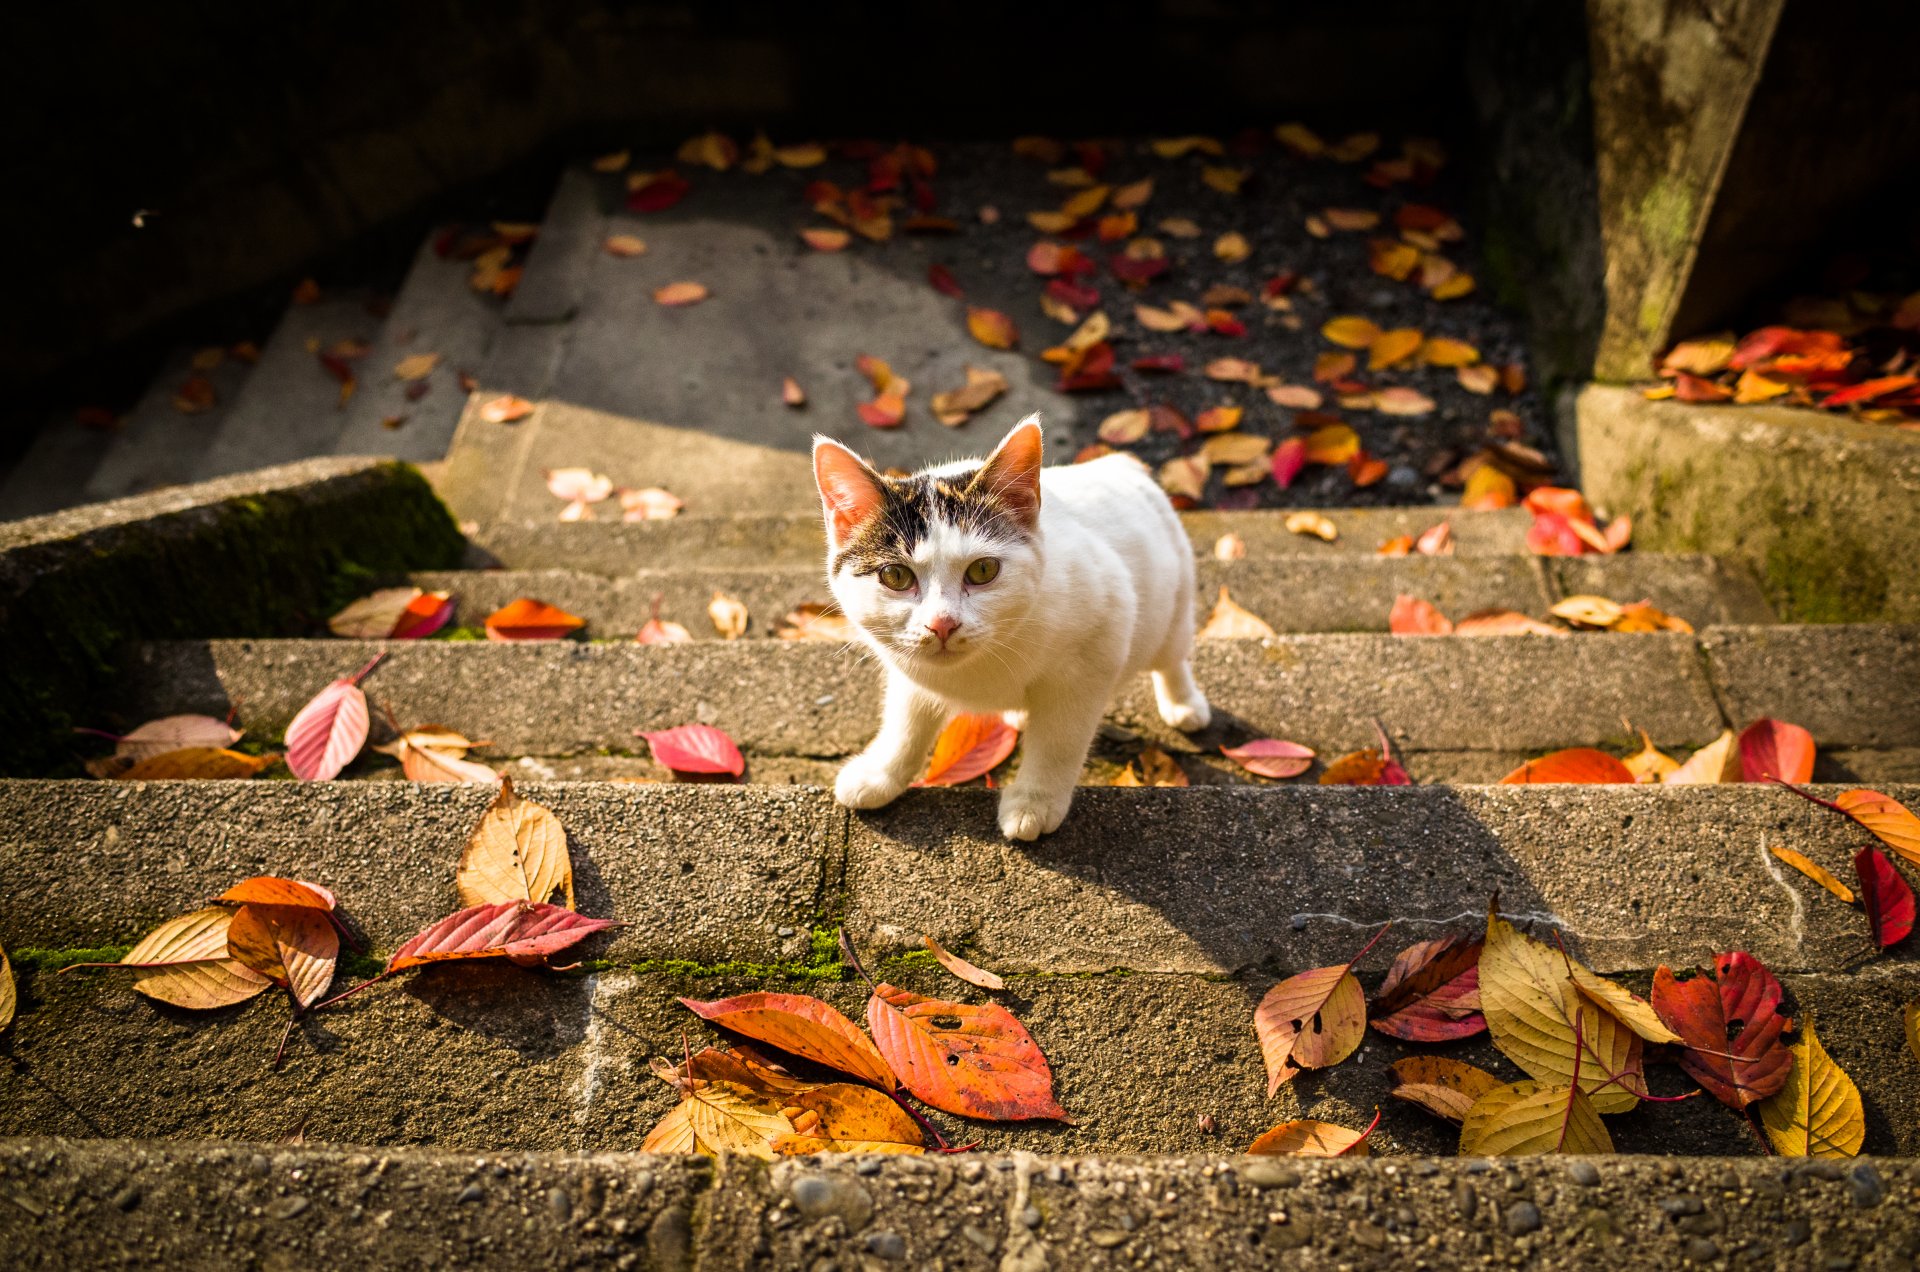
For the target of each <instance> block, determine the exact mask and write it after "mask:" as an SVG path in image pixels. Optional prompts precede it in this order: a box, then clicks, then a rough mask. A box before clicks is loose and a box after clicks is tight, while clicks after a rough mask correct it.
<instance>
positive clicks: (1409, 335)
mask: <svg viewBox="0 0 1920 1272" xmlns="http://www.w3.org/2000/svg"><path fill="white" fill-rule="evenodd" d="M1425 343H1426V336H1425V334H1424V333H1423V332H1421V331H1420V330H1419V329H1418V328H1415V327H1396V328H1395V329H1393V330H1392V331H1383V332H1381V333H1380V334H1379V335H1377V336H1375V337H1374V338H1373V342H1372V343H1371V344H1369V345H1368V346H1367V370H1369V371H1385V370H1387V369H1389V368H1391V367H1396V366H1399V365H1400V364H1401V363H1402V362H1405V361H1406V360H1407V359H1409V358H1411V357H1413V355H1414V354H1416V353H1418V352H1420V346H1421V345H1423V344H1425Z"/></svg>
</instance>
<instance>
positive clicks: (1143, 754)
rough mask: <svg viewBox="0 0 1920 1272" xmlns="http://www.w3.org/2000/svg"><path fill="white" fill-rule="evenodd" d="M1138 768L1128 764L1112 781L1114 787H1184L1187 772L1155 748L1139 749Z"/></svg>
mask: <svg viewBox="0 0 1920 1272" xmlns="http://www.w3.org/2000/svg"><path fill="white" fill-rule="evenodd" d="M1138 765H1139V767H1138V768H1137V769H1136V768H1135V766H1134V765H1132V764H1129V765H1127V767H1126V768H1125V769H1123V770H1121V773H1120V776H1118V777H1116V778H1114V779H1113V785H1115V786H1186V785H1188V781H1187V771H1186V770H1185V769H1183V768H1181V767H1180V764H1179V761H1177V760H1175V759H1174V758H1173V757H1172V756H1171V755H1168V754H1167V753H1166V752H1165V751H1162V750H1161V749H1160V748H1159V747H1157V746H1148V747H1143V748H1141V751H1140V756H1139V760H1138Z"/></svg>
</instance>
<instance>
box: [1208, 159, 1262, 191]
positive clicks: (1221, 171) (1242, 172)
mask: <svg viewBox="0 0 1920 1272" xmlns="http://www.w3.org/2000/svg"><path fill="white" fill-rule="evenodd" d="M1252 175H1253V169H1251V168H1226V167H1213V166H1208V167H1204V168H1202V169H1200V180H1201V181H1202V182H1203V183H1205V184H1206V186H1207V188H1208V189H1212V190H1218V191H1219V192H1220V193H1221V194H1238V193H1240V187H1241V186H1243V185H1245V184H1246V183H1247V178H1248V177H1250V176H1252Z"/></svg>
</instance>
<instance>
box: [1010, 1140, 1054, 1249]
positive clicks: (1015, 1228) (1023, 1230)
mask: <svg viewBox="0 0 1920 1272" xmlns="http://www.w3.org/2000/svg"><path fill="white" fill-rule="evenodd" d="M1012 1157H1013V1194H1012V1195H1011V1196H1010V1197H1008V1198H1007V1252H1006V1253H1005V1254H1003V1255H1001V1256H1000V1272H1046V1269H1047V1267H1048V1263H1047V1249H1046V1247H1045V1246H1043V1245H1042V1244H1040V1238H1038V1237H1036V1236H1034V1235H1033V1229H1031V1228H1029V1227H1028V1226H1027V1224H1026V1221H1025V1219H1024V1218H1023V1216H1024V1215H1025V1213H1026V1209H1027V1205H1028V1200H1027V1199H1028V1197H1029V1196H1030V1195H1031V1193H1032V1185H1033V1171H1034V1168H1035V1167H1036V1166H1038V1165H1039V1164H1040V1163H1039V1159H1038V1158H1036V1157H1035V1156H1034V1155H1033V1154H1032V1153H1029V1152H1026V1151H1024V1150H1015V1151H1014V1153H1013V1154H1012Z"/></svg>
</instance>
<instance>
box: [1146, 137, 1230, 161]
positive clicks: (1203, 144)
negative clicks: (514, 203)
mask: <svg viewBox="0 0 1920 1272" xmlns="http://www.w3.org/2000/svg"><path fill="white" fill-rule="evenodd" d="M1147 147H1148V148H1149V149H1150V150H1152V151H1153V153H1154V154H1156V155H1158V156H1160V157H1161V158H1162V159H1181V158H1185V157H1186V156H1187V155H1190V154H1196V153H1197V154H1203V155H1223V154H1225V153H1226V151H1225V150H1224V149H1222V148H1221V145H1220V143H1219V142H1217V141H1215V140H1214V139H1213V138H1211V137H1162V138H1159V139H1157V140H1154V141H1150V142H1148V143H1147Z"/></svg>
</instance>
